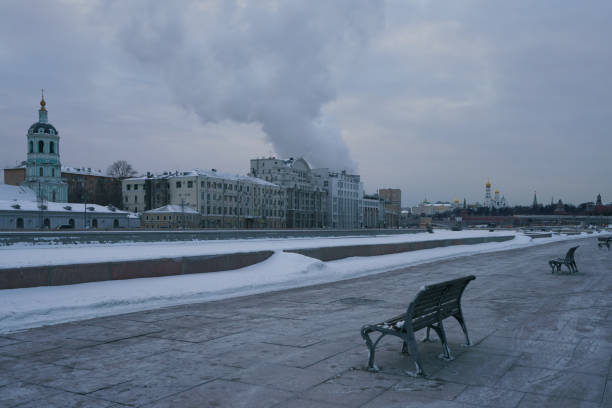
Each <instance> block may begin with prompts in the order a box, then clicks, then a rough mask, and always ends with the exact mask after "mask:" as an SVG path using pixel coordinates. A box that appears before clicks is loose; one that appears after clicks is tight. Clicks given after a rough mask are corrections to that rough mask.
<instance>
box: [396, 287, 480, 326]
mask: <svg viewBox="0 0 612 408" xmlns="http://www.w3.org/2000/svg"><path fill="white" fill-rule="evenodd" d="M474 279H476V277H475V276H474V275H469V276H465V277H463V278H458V279H453V280H449V281H446V282H440V283H435V284H433V285H427V286H425V287H423V288H421V290H420V291H419V293H418V294H417V295H416V297H415V299H414V300H413V301H412V303H410V306H408V310H407V312H406V322H412V330H413V331H416V330H420V329H422V328H423V327H427V326H429V325H431V324H433V323H436V322H438V321H441V320H442V319H445V318H447V317H449V316H451V315H453V314H455V313H458V312H459V310H460V309H461V295H463V291H464V290H465V287H466V286H467V285H468V283H470V281H472V280H474Z"/></svg>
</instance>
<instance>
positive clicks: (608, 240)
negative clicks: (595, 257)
mask: <svg viewBox="0 0 612 408" xmlns="http://www.w3.org/2000/svg"><path fill="white" fill-rule="evenodd" d="M597 241H599V242H597V246H598V247H600V248H603V247H608V251H609V250H610V244H612V237H597Z"/></svg>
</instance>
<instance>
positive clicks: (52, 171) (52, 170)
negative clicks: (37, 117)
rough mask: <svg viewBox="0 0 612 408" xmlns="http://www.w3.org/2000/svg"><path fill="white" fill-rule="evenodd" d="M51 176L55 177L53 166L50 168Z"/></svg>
mask: <svg viewBox="0 0 612 408" xmlns="http://www.w3.org/2000/svg"><path fill="white" fill-rule="evenodd" d="M51 143H53V142H51ZM51 176H52V177H55V168H53V167H52V168H51ZM53 201H55V200H53Z"/></svg>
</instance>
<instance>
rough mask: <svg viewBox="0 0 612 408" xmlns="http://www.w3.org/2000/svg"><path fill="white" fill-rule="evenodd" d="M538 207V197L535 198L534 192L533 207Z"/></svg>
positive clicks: (534, 193)
mask: <svg viewBox="0 0 612 408" xmlns="http://www.w3.org/2000/svg"><path fill="white" fill-rule="evenodd" d="M537 206H538V197H537V196H536V192H535V190H534V192H533V207H534V208H535V207H537Z"/></svg>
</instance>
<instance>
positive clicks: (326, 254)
mask: <svg viewBox="0 0 612 408" xmlns="http://www.w3.org/2000/svg"><path fill="white" fill-rule="evenodd" d="M511 239H514V236H506V237H480V238H458V239H438V240H432V241H419V242H401V243H396V244H380V245H350V246H337V247H322V248H308V249H291V250H289V249H288V250H285V252H293V253H297V254H302V255H305V256H309V257H311V258H316V259H318V260H320V261H335V260H338V259H343V258H349V257H351V256H378V255H388V254H397V253H399V252H409V251H418V250H420V249H431V248H439V247H447V246H452V245H474V244H482V243H486V242H503V241H509V240H511Z"/></svg>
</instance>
